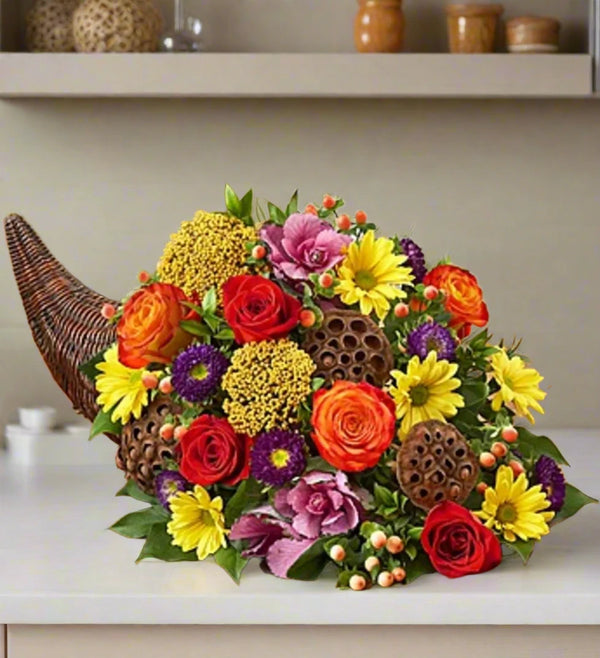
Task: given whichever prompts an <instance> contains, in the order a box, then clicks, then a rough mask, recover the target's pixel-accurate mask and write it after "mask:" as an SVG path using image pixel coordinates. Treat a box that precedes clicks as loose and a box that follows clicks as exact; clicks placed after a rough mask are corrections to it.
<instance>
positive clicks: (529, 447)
mask: <svg viewBox="0 0 600 658" xmlns="http://www.w3.org/2000/svg"><path fill="white" fill-rule="evenodd" d="M517 430H518V432H519V439H518V444H517V445H518V449H519V451H520V452H522V453H523V455H524V456H525V457H526V458H532V457H533V458H537V457H541V456H542V455H546V456H547V457H551V458H552V459H554V461H555V462H556V463H557V464H566V465H567V466H568V465H569V462H568V461H567V460H566V459H565V458H564V456H563V454H562V453H561V451H560V450H559V449H558V448H557V447H556V446H555V445H554V442H553V441H551V440H550V439H549V438H548V437H547V436H536V435H535V434H532V433H531V432H530V431H529V430H528V429H526V428H525V427H518V428H517Z"/></svg>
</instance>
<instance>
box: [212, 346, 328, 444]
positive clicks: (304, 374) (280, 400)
mask: <svg viewBox="0 0 600 658" xmlns="http://www.w3.org/2000/svg"><path fill="white" fill-rule="evenodd" d="M315 368H316V366H315V364H314V363H313V360H312V359H311V358H310V356H309V355H308V354H307V353H306V352H305V351H304V350H302V349H300V348H299V347H298V345H296V343H294V342H292V341H291V340H287V339H281V340H278V341H267V340H265V341H261V342H260V343H246V344H245V345H244V346H243V347H241V348H240V349H238V350H236V351H235V352H234V353H233V356H232V357H231V365H230V366H229V368H228V370H227V372H226V373H225V375H224V377H223V381H222V386H223V390H225V391H226V392H227V394H228V395H229V399H227V400H225V402H224V403H223V409H224V411H225V413H226V414H227V419H228V420H229V422H230V423H231V425H232V426H233V428H234V429H235V431H236V432H238V433H240V434H249V435H250V436H256V435H257V434H259V432H261V431H262V430H266V431H269V430H272V429H275V428H280V429H287V427H289V424H290V422H292V421H296V420H297V418H298V409H299V407H300V404H301V402H302V401H303V400H305V399H306V397H307V396H308V395H309V394H310V390H311V389H310V383H311V376H312V374H313V372H314V371H315Z"/></svg>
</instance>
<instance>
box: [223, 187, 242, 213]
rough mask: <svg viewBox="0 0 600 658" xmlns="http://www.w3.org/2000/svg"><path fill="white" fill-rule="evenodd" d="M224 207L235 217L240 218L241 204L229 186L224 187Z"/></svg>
mask: <svg viewBox="0 0 600 658" xmlns="http://www.w3.org/2000/svg"><path fill="white" fill-rule="evenodd" d="M225 207H226V208H227V210H229V212H230V213H231V214H232V215H234V216H235V217H242V204H241V203H240V200H239V199H238V195H237V194H236V193H235V192H234V191H233V189H232V188H231V186H230V185H225Z"/></svg>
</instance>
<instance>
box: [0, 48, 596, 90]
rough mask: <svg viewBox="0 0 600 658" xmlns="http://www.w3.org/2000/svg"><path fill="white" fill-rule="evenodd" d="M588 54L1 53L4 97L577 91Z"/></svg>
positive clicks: (587, 71) (584, 82)
mask: <svg viewBox="0 0 600 658" xmlns="http://www.w3.org/2000/svg"><path fill="white" fill-rule="evenodd" d="M591 95H592V58H591V56H590V55H508V54H494V55H447V54H400V55H359V54H354V53H348V54H271V53H269V54H264V53H245V54H233V53H231V54H230V53H223V54H218V53H210V54H200V55H198V54H180V55H166V54H95V55H83V54H28V53H2V54H0V97H3V98H17V97H38V98H43V97H58V98H66V97H71V98H84V97H96V98H101V97H107V98H109V97H130V98H159V97H200V98H236V97H240V98H241V97H243V98H252V97H254V98H265V97H269V98H290V97H296V98H298V97H300V98H302V97H304V98H404V97H406V98H410V97H415V98H416V97H447V98H456V97H471V98H478V97H480V98H490V97H523V98H536V97H547V98H574V97H588V96H591Z"/></svg>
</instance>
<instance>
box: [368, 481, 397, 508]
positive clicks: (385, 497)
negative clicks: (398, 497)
mask: <svg viewBox="0 0 600 658" xmlns="http://www.w3.org/2000/svg"><path fill="white" fill-rule="evenodd" d="M373 492H374V494H375V503H376V504H377V505H382V506H383V507H391V508H392V509H395V508H397V505H396V501H395V500H394V496H393V495H392V492H391V491H390V490H389V489H387V488H386V487H382V486H381V485H380V484H377V483H375V487H374V489H373Z"/></svg>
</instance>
